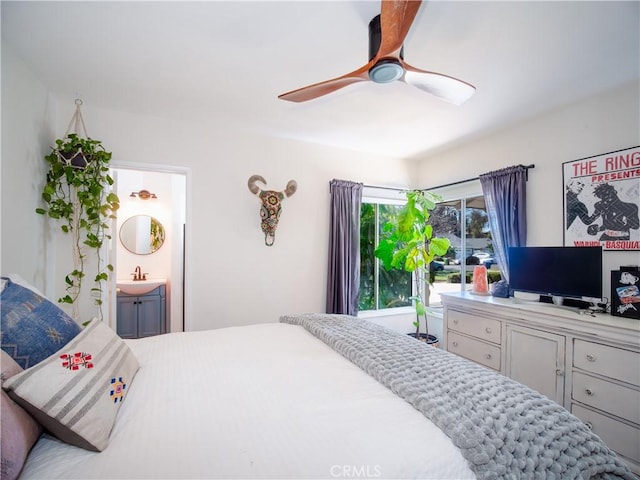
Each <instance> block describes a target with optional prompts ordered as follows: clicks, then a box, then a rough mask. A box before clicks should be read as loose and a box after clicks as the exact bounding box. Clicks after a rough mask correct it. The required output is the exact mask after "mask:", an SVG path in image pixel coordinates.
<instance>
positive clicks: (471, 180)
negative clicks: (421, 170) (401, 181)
mask: <svg viewBox="0 0 640 480" xmlns="http://www.w3.org/2000/svg"><path fill="white" fill-rule="evenodd" d="M517 166H519V167H524V168H526V169H527V177H528V174H529V169H530V168H536V166H535V165H534V164H533V163H532V164H530V165H517ZM507 168H508V167H507ZM479 179H480V177H473V178H467V179H466V180H459V181H457V182H451V183H445V184H444V185H438V186H436V187H431V188H421V189H420V190H435V189H436V188H444V187H453V186H454V185H460V184H462V183H467V182H473V181H475V180H479ZM527 180H528V178H527Z"/></svg>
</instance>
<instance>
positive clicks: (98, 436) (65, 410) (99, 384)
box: [3, 318, 139, 451]
mask: <svg viewBox="0 0 640 480" xmlns="http://www.w3.org/2000/svg"><path fill="white" fill-rule="evenodd" d="M138 368H139V365H138V360H137V359H136V358H135V356H134V355H133V352H131V350H130V349H129V347H128V346H127V345H126V343H125V342H124V341H123V340H122V339H121V338H120V337H118V336H117V335H116V333H115V332H114V331H113V330H112V329H111V328H109V327H108V326H107V325H106V324H104V323H103V322H101V321H100V320H98V319H95V318H94V319H93V320H91V322H90V323H89V324H88V325H87V327H86V328H85V329H84V330H82V332H80V333H79V334H78V335H77V336H76V337H75V338H73V339H72V340H71V341H70V342H69V343H67V344H66V345H65V346H64V347H63V348H61V349H60V350H59V351H58V352H56V353H54V354H53V355H51V356H50V357H48V358H46V359H45V360H43V361H41V362H40V363H38V364H36V365H34V366H33V367H31V368H29V369H27V370H25V371H23V372H21V373H18V374H17V375H14V376H13V377H11V378H9V379H7V380H6V381H5V382H4V384H3V388H4V389H5V390H7V391H8V393H9V396H10V397H11V398H12V399H14V401H15V402H16V403H18V404H19V405H21V406H22V407H23V408H24V409H25V410H26V411H27V412H29V413H30V414H31V416H32V417H33V418H35V419H36V420H37V421H38V423H40V424H41V425H42V426H44V427H45V428H46V429H47V430H49V431H50V432H51V433H52V434H53V435H55V436H56V437H58V438H59V439H60V440H62V441H63V442H66V443H70V444H72V445H76V446H78V447H81V448H84V449H87V450H92V451H102V450H104V449H105V448H106V447H107V445H108V444H109V436H110V434H111V429H112V428H113V424H114V422H115V419H116V415H117V414H118V410H119V409H120V405H121V404H122V401H123V400H124V399H125V398H126V393H127V392H128V391H129V388H130V386H131V382H132V381H133V377H134V376H135V374H136V372H137V371H138Z"/></svg>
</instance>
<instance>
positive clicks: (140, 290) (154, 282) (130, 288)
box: [116, 278, 167, 295]
mask: <svg viewBox="0 0 640 480" xmlns="http://www.w3.org/2000/svg"><path fill="white" fill-rule="evenodd" d="M166 283H167V279H166V278H149V279H147V280H117V281H116V286H117V287H118V289H119V290H120V291H121V292H122V293H128V294H129V295H144V294H145V293H149V292H150V291H151V290H153V289H155V288H158V287H159V286H160V285H164V284H166Z"/></svg>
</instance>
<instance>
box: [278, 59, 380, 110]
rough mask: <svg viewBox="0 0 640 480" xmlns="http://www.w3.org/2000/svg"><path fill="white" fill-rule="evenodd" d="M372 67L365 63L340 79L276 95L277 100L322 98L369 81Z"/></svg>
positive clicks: (303, 100) (304, 100)
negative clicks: (352, 85)
mask: <svg viewBox="0 0 640 480" xmlns="http://www.w3.org/2000/svg"><path fill="white" fill-rule="evenodd" d="M372 66H373V63H372V62H369V63H367V64H366V65H365V66H363V67H360V68H359V69H358V70H355V71H353V72H351V73H347V74H346V75H343V76H341V77H337V78H333V79H331V80H326V81H324V82H319V83H314V84H313V85H309V86H307V87H302V88H298V89H297V90H292V91H291V92H287V93H283V94H282V95H278V98H280V99H282V100H289V101H290V102H306V101H307V100H312V99H314V98H318V97H322V96H323V95H326V94H328V93H332V92H335V91H336V90H340V89H341V88H344V87H346V86H348V85H351V84H353V83H357V82H362V81H365V80H369V69H370V68H371V67H372Z"/></svg>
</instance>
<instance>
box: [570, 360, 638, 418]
mask: <svg viewBox="0 0 640 480" xmlns="http://www.w3.org/2000/svg"><path fill="white" fill-rule="evenodd" d="M571 397H572V398H573V399H574V400H577V401H578V402H581V403H584V404H586V405H590V406H592V407H595V408H597V409H599V410H603V411H605V412H609V413H611V414H613V415H615V416H617V417H621V418H624V419H626V420H629V421H630V422H633V423H636V424H640V408H638V405H640V391H638V390H635V389H632V388H629V387H623V386H622V385H618V384H615V383H613V382H608V381H606V380H602V379H601V378H596V377H592V376H590V375H585V374H583V373H580V372H573V392H572V394H571Z"/></svg>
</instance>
